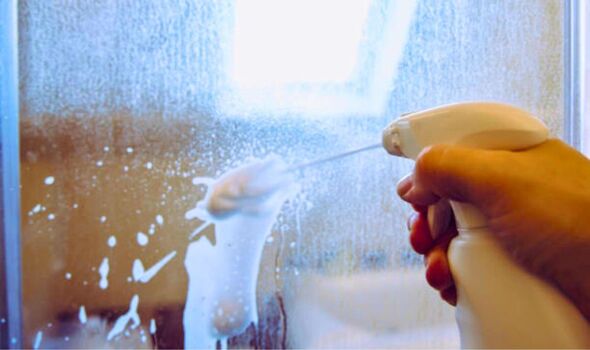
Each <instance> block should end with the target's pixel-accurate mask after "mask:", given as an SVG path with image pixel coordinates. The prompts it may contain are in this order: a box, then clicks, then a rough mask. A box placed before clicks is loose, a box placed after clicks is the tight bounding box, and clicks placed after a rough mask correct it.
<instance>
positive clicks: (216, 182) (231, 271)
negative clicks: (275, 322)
mask: <svg viewBox="0 0 590 350" xmlns="http://www.w3.org/2000/svg"><path fill="white" fill-rule="evenodd" d="M193 183H194V184H196V185H206V186H207V193H206V195H205V198H204V199H203V200H202V201H200V202H199V203H197V205H196V207H195V208H193V209H191V210H189V211H188V212H187V213H186V214H185V217H186V219H188V220H192V219H199V220H201V221H202V222H203V223H202V224H201V225H200V226H199V228H197V230H195V232H193V234H192V235H191V237H193V238H194V237H197V236H198V235H199V233H202V232H204V230H205V229H206V228H207V227H209V226H210V225H214V230H215V231H214V232H215V237H214V242H212V241H210V240H208V239H206V238H205V237H202V238H200V239H198V240H196V241H194V242H193V243H191V244H190V245H189V247H188V249H187V253H186V258H185V261H184V265H185V268H186V270H187V272H188V276H189V286H188V293H187V300H186V305H185V310H184V318H183V320H184V322H183V323H184V334H185V347H186V348H209V349H211V348H215V347H216V343H217V341H220V342H221V345H222V347H226V346H227V340H228V339H229V338H230V337H232V336H235V335H238V334H241V333H243V332H244V331H245V330H246V329H247V328H248V327H249V326H250V325H254V326H255V325H256V324H257V322H258V316H257V306H256V282H257V279H258V269H259V266H260V259H261V255H262V250H263V248H264V243H265V241H266V238H267V236H268V235H269V234H270V233H271V228H272V226H273V224H274V222H275V220H276V217H277V215H278V214H279V212H280V209H281V206H282V205H283V203H284V202H285V201H286V200H287V199H289V198H290V197H291V196H293V195H294V194H295V193H296V192H297V186H296V185H295V183H294V180H293V178H292V175H291V173H290V172H289V171H287V166H286V164H285V163H284V162H283V161H282V160H280V159H279V158H277V157H273V156H271V157H267V158H265V159H262V160H254V161H251V162H249V163H247V164H245V165H243V166H240V167H238V168H235V169H232V170H230V171H228V172H226V173H225V174H223V175H222V176H221V177H220V178H219V179H211V178H197V179H195V181H193Z"/></svg>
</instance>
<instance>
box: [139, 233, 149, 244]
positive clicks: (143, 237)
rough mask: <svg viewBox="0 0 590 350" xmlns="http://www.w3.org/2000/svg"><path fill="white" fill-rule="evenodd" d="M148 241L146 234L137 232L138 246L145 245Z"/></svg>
mask: <svg viewBox="0 0 590 350" xmlns="http://www.w3.org/2000/svg"><path fill="white" fill-rule="evenodd" d="M148 242H149V238H148V236H146V234H145V233H143V232H137V244H139V245H140V246H145V245H147V244H148Z"/></svg>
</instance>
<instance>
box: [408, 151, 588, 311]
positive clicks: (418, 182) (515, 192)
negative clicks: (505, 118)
mask: <svg viewBox="0 0 590 350" xmlns="http://www.w3.org/2000/svg"><path fill="white" fill-rule="evenodd" d="M398 194H399V195H400V196H401V197H402V198H403V199H404V200H406V201H408V202H409V203H411V204H412V205H413V207H414V209H416V210H417V212H418V214H417V216H415V217H414V218H412V219H411V220H410V222H409V224H410V225H409V226H410V228H411V233H410V242H411V244H412V247H413V248H414V249H415V250H416V251H417V252H418V253H420V254H424V255H425V257H426V266H427V267H426V276H427V280H428V282H429V284H430V285H431V286H433V287H434V288H436V289H437V290H439V291H440V293H441V296H442V298H443V299H445V300H446V301H448V302H449V303H451V304H454V303H455V302H456V292H455V288H454V284H453V280H452V276H451V273H450V269H449V265H448V261H447V258H446V250H447V248H448V244H449V242H450V240H451V239H452V238H453V237H454V236H455V235H456V228H455V226H454V224H451V225H449V226H448V227H444V228H442V229H441V228H439V229H438V230H442V232H434V234H435V235H434V236H435V237H437V239H435V240H433V239H432V238H431V232H430V229H429V227H428V221H427V217H426V208H427V207H428V206H429V205H432V204H434V203H437V202H438V201H439V199H440V198H444V199H451V200H454V201H459V202H467V203H470V204H473V205H475V206H476V207H477V208H478V209H479V210H480V211H481V212H482V213H483V214H484V216H485V217H486V218H487V222H488V226H489V228H490V230H491V231H492V232H494V234H495V236H496V238H497V239H498V241H499V242H500V244H501V245H502V246H503V247H504V248H505V249H506V250H507V252H508V253H509V254H510V255H511V256H512V257H513V258H514V259H515V261H517V262H518V263H519V264H521V265H522V266H523V267H524V268H526V269H528V270H529V271H530V272H532V273H534V274H536V275H537V276H540V277H541V278H543V279H545V280H547V281H548V282H550V283H552V284H553V285H555V286H556V287H557V288H558V289H560V290H561V291H562V293H563V294H564V295H566V296H567V297H568V298H569V299H570V300H571V301H572V302H573V303H574V304H575V305H576V306H577V307H578V308H579V309H580V311H581V312H582V313H583V314H584V315H585V317H586V318H587V319H588V320H590V161H589V160H588V159H587V158H585V157H584V156H583V155H581V154H580V153H578V152H577V151H576V150H574V149H572V148H571V147H569V146H567V145H566V144H564V143H563V142H561V141H558V140H549V141H547V142H545V143H543V144H541V145H539V146H536V147H533V148H529V149H527V150H522V151H516V152H511V151H490V150H479V149H469V148H464V147H458V146H443V145H439V146H434V147H430V148H427V149H425V150H424V151H423V152H422V153H421V154H420V156H419V157H418V159H417V161H416V166H415V169H414V172H413V174H412V175H411V176H410V177H407V178H405V179H403V180H402V181H400V183H399V184H398Z"/></svg>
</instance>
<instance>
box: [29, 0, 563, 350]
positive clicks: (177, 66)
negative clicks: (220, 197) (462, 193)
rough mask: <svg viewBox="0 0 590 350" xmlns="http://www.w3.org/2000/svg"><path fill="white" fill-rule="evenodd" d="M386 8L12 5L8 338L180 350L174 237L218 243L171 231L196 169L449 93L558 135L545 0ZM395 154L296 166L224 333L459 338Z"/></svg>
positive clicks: (280, 151) (330, 134) (379, 121)
mask: <svg viewBox="0 0 590 350" xmlns="http://www.w3.org/2000/svg"><path fill="white" fill-rule="evenodd" d="M347 3H348V2H347ZM351 3H352V2H351ZM400 3H410V4H413V3H412V2H405V1H404V2H401V1H365V2H360V1H359V2H358V3H357V4H355V5H346V6H351V8H349V9H343V10H342V11H340V10H338V9H337V8H336V7H337V4H336V2H335V1H326V2H320V3H319V4H318V5H314V4H315V2H310V1H302V2H300V3H299V2H285V3H281V6H279V5H277V4H275V5H271V3H270V2H268V1H252V2H249V1H236V2H233V1H214V0H204V1H186V0H173V1H172V0H171V1H151V0H150V1H144V0H141V1H140V0H125V1H107V0H102V1H65V0H63V1H51V2H49V1H41V0H23V1H19V40H20V42H19V55H20V57H19V64H20V101H21V102H20V103H21V106H20V107H21V125H20V128H21V140H22V141H21V143H22V145H21V171H22V244H23V270H24V271H23V284H24V285H23V288H24V315H23V316H24V330H25V339H24V340H25V344H26V345H27V346H32V347H35V346H38V347H59V348H67V347H76V348H79V347H93V348H102V347H109V346H121V347H134V348H142V347H146V348H150V347H156V346H157V347H158V348H179V347H183V346H184V339H185V329H184V327H183V313H184V306H185V303H186V301H187V298H188V297H189V295H187V287H188V283H189V281H188V276H187V270H186V268H185V266H184V260H185V255H186V252H187V248H188V247H189V246H190V245H194V244H213V243H214V242H215V240H216V237H215V232H214V231H213V230H212V228H209V229H207V230H205V231H204V232H203V233H202V234H201V235H199V236H198V237H196V238H193V239H189V235H190V234H191V232H193V230H194V229H195V228H196V227H197V226H198V225H199V222H198V221H194V220H192V221H189V220H186V219H185V216H184V214H185V212H186V211H187V210H189V209H190V208H192V207H194V205H195V203H196V202H197V201H198V200H200V199H201V198H202V197H203V195H204V188H203V187H202V186H199V185H194V184H193V178H195V177H198V176H206V177H216V176H219V175H220V174H222V173H223V172H224V171H226V170H228V169H230V168H232V167H233V166H236V165H239V164H242V163H243V162H244V160H245V159H247V158H250V157H264V156H267V155H269V154H276V155H279V156H280V157H283V158H284V159H285V160H286V161H287V162H289V163H293V164H295V163H298V162H301V161H306V160H312V159H315V158H317V157H322V156H327V155H330V154H333V153H336V152H340V151H344V150H348V149H352V148H354V147H360V146H364V145H367V144H371V143H375V142H379V135H380V131H381V128H382V127H383V126H384V125H386V124H387V122H388V121H390V120H391V119H393V118H395V117H396V116H398V115H399V114H402V113H405V112H411V111H415V110H418V109H421V108H427V107H432V106H434V105H438V104H443V103H450V102H456V101H464V100H495V101H501V102H507V103H513V104H516V105H518V106H520V107H523V108H525V109H528V110H529V111H531V112H533V113H534V114H536V115H537V116H539V117H540V118H542V119H543V120H544V121H545V122H546V123H547V124H548V125H549V126H550V128H551V130H552V132H553V134H554V135H561V131H562V130H561V128H562V122H561V120H562V118H561V115H562V110H563V108H562V107H563V106H562V76H563V70H562V47H561V46H562V29H561V26H562V20H561V18H562V4H561V2H557V1H552V0H547V1H541V0H535V1H526V2H525V1H517V0H513V1H462V0H455V1H445V2H441V1H417V3H416V4H415V6H410V5H400ZM297 4H299V5H297ZM338 4H340V2H338ZM283 5H284V7H282V6H283ZM273 6H274V7H273ZM355 6H356V7H355ZM396 6H397V7H396ZM404 6H406V7H407V6H409V7H407V8H405V9H404ZM285 8H287V9H290V10H289V11H286V10H285ZM396 8H397V10H396ZM396 11H397V12H396ZM273 16H274V17H273ZM343 16H344V17H343ZM396 16H397V17H396ZM257 18H259V21H257V20H256V19H257ZM392 21H393V22H392ZM347 22H349V23H350V26H346V25H343V23H344V24H346V23H347ZM392 23H393V24H392ZM237 28H240V31H238V30H237ZM334 28H336V29H338V30H333V29H334ZM391 31H398V32H396V33H397V34H395V35H393V34H392V32H391ZM344 34H346V35H344ZM257 38H258V39H257ZM261 38H263V39H264V40H263V39H261ZM238 39H239V40H238ZM384 48H385V49H384ZM388 50H389V51H388ZM334 52H336V53H337V54H334ZM330 54H331V55H332V56H330ZM326 55H327V56H326ZM294 57H295V58H294ZM379 69H383V72H385V73H383V74H374V73H375V72H376V71H379V72H381V71H380V70H379ZM343 106H344V107H343ZM410 169H411V163H410V162H409V161H406V160H400V159H393V158H391V157H388V156H386V155H385V153H384V152H381V151H379V150H374V151H371V152H367V153H364V154H360V155H357V156H354V157H351V158H348V159H342V160H340V161H338V162H334V163H331V164H325V165H322V166H319V167H317V168H312V169H308V170H306V171H305V173H304V174H303V176H301V177H300V179H299V182H300V184H301V188H302V190H301V192H300V193H299V194H298V195H297V196H296V197H295V198H294V199H293V200H291V201H289V202H288V203H287V204H286V205H285V206H284V207H283V210H282V212H281V214H280V215H279V217H278V219H277V222H276V223H275V224H274V226H273V229H272V233H271V235H270V236H269V237H268V238H267V239H266V241H265V246H264V251H263V257H262V263H261V265H260V268H259V275H258V280H257V301H258V303H257V305H258V324H257V325H252V326H251V327H249V328H248V329H247V330H246V331H245V332H244V333H243V334H240V335H238V336H235V337H232V338H231V339H229V340H228V346H229V347H266V348H269V347H274V348H281V347H351V346H352V347H371V346H373V347H411V346H420V347H455V346H457V335H456V330H455V328H454V327H455V326H454V323H453V312H452V309H451V308H450V307H447V306H445V305H444V304H443V303H442V302H441V301H439V300H438V296H437V295H436V293H434V292H433V291H431V290H430V289H429V288H428V287H427V286H426V283H425V282H424V280H423V277H422V274H423V268H422V262H421V261H420V259H419V258H418V257H417V256H416V255H415V254H414V253H413V252H412V251H411V249H410V247H409V245H408V243H407V232H406V228H405V220H406V217H407V216H408V214H409V213H410V210H409V208H408V207H407V205H405V204H403V203H402V202H401V201H400V200H399V199H398V198H397V197H396V195H395V183H396V181H397V180H398V179H399V178H400V177H401V176H403V175H405V174H406V173H407V172H409V171H410ZM138 261H139V262H140V263H138ZM206 263H207V262H206V261H204V262H203V264H206ZM140 265H141V266H140ZM153 267H158V268H159V270H158V273H156V274H153V275H152V276H151V277H150V278H143V279H142V278H140V277H141V276H142V274H141V273H140V272H145V271H147V270H149V269H150V268H153ZM207 267H208V268H209V269H211V271H215V269H216V266H214V265H212V266H207ZM139 270H141V271H139ZM152 271H155V270H152ZM212 275H215V273H211V274H209V277H205V276H203V279H202V280H201V281H199V282H200V283H201V284H202V286H203V288H206V286H207V284H211V283H215V279H214V278H212V277H210V276H212ZM143 276H145V274H144V275H143ZM109 338H110V340H107V339H109ZM218 345H221V344H218Z"/></svg>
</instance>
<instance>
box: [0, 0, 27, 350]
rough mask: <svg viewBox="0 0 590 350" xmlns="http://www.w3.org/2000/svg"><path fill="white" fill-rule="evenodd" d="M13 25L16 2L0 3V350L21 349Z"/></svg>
mask: <svg viewBox="0 0 590 350" xmlns="http://www.w3.org/2000/svg"><path fill="white" fill-rule="evenodd" d="M17 23H18V18H17V0H0V200H1V202H0V318H2V319H4V320H5V323H2V324H0V326H1V327H0V347H1V348H22V309H21V308H22V294H21V287H22V286H21V278H22V276H21V254H20V251H21V245H20V177H19V174H20V171H19V168H20V157H19V116H18V110H19V102H18V54H17V47H18V28H17ZM0 322H1V321H0Z"/></svg>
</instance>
